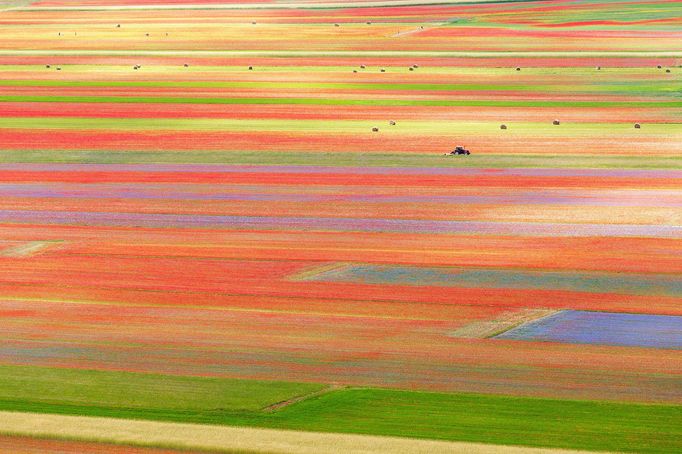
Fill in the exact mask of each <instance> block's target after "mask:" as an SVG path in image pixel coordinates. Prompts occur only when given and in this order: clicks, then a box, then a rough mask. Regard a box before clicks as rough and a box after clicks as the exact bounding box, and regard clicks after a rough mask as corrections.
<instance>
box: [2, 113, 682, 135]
mask: <svg viewBox="0 0 682 454" xmlns="http://www.w3.org/2000/svg"><path fill="white" fill-rule="evenodd" d="M507 124H508V127H509V129H508V130H506V131H501V130H500V126H499V123H498V122H492V121H442V120H439V121H424V120H404V121H400V122H399V123H398V124H397V125H395V126H392V127H391V128H390V129H388V130H385V134H386V135H387V136H389V137H390V136H401V135H407V136H412V135H423V134H429V135H431V136H447V137H451V136H453V135H465V136H467V135H468V136H470V135H471V134H481V135H488V136H490V135H495V136H501V137H507V136H512V137H517V138H519V137H528V138H534V137H537V135H538V134H539V133H542V136H543V137H566V136H579V137H600V136H604V135H609V136H610V135H615V134H617V135H619V136H620V137H632V138H633V139H636V138H639V137H641V136H642V135H651V134H655V135H658V134H665V135H666V136H668V137H670V138H671V139H674V138H675V137H679V138H680V139H682V122H681V123H655V124H650V125H647V126H646V132H645V133H643V132H642V130H637V129H635V128H633V126H632V124H631V123H615V124H611V123H564V124H562V125H561V126H554V125H552V123H551V122H550V119H549V117H548V120H547V122H544V123H539V122H519V123H507ZM375 126H377V121H372V120H338V121H334V122H333V124H330V122H329V121H327V120H286V119H212V118H209V119H195V118H190V119H178V118H162V119H158V118H91V117H86V118H83V117H4V118H2V121H1V122H0V129H22V130H36V131H43V130H46V129H50V130H77V131H96V130H115V131H129V132H135V131H137V132H141V131H186V132H202V131H210V132H245V133H253V132H254V131H258V132H261V133H269V132H273V133H276V132H287V133H301V134H304V133H305V134H307V133H312V134H331V135H338V134H341V135H343V134H354V135H358V134H359V135H362V134H368V132H370V131H371V129H372V128H373V127H375Z"/></svg>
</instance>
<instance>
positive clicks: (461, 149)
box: [449, 147, 471, 156]
mask: <svg viewBox="0 0 682 454" xmlns="http://www.w3.org/2000/svg"><path fill="white" fill-rule="evenodd" d="M449 154H450V156H452V155H458V154H463V155H470V154H471V152H470V151H469V150H467V149H466V148H464V147H455V149H454V150H452V151H451V152H450V153H449Z"/></svg>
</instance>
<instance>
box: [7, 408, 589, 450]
mask: <svg viewBox="0 0 682 454" xmlns="http://www.w3.org/2000/svg"><path fill="white" fill-rule="evenodd" d="M0 433H3V434H6V435H22V436H33V437H42V438H60V439H71V440H82V441H94V442H108V443H116V444H123V445H135V446H154V447H167V448H180V449H194V450H211V451H219V452H220V451H223V452H235V451H236V452H244V451H246V452H258V453H272V454H274V453H278V454H279V453H281V454H285V453H287V454H288V453H292V454H294V453H295V454H339V453H363V454H371V453H392V454H408V453H409V454H430V453H436V452H437V453H464V452H466V453H470V454H570V453H579V452H585V451H571V450H562V449H541V448H527V447H524V448H520V447H511V446H493V445H485V444H480V443H460V442H445V441H432V440H419V439H409V438H398V437H378V436H369V435H347V434H329V433H326V434H325V433H314V432H300V431H288V430H273V429H255V428H237V427H228V426H210V425H200V424H183V423H170V422H154V421H138V420H126V419H114V418H97V417H85V416H63V415H47V414H40V413H19V412H17V413H15V412H0Z"/></svg>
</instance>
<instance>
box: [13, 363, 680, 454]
mask: <svg viewBox="0 0 682 454" xmlns="http://www.w3.org/2000/svg"><path fill="white" fill-rule="evenodd" d="M218 382H219V383H220V386H219V388H216V383H218ZM306 386H307V387H309V388H311V389H314V387H315V386H317V387H318V389H322V388H323V387H324V385H312V384H309V385H301V384H295V383H289V384H286V383H283V382H275V383H273V384H268V383H267V382H252V381H249V380H230V379H209V378H201V377H177V376H169V375H155V374H135V373H124V372H105V371H99V372H95V371H88V370H75V369H74V370H69V369H56V368H44V367H31V366H2V367H0V410H5V411H21V412H33V413H53V414H67V415H68V414H71V415H80V416H105V417H114V418H129V419H146V420H159V421H178V422H191V423H205V424H219V425H231V426H253V427H263V428H275V429H291V430H304V431H313V432H338V433H356V434H367V435H389V436H401V437H411V438H428V439H438V440H450V441H467V442H483V443H491V444H504V445H520V446H535V447H554V448H572V449H588V450H616V451H623V452H651V453H657V452H658V453H671V452H679V451H680V450H682V407H680V406H679V405H664V404H637V403H624V402H606V401H576V400H559V399H542V398H525V397H509V396H495V395H477V394H454V393H430V392H418V391H402V390H388V389H377V388H343V389H338V390H332V391H330V392H327V393H323V394H320V395H316V396H313V397H310V398H309V399H305V400H301V401H298V402H296V403H293V404H291V405H288V406H284V407H282V408H280V409H278V410H276V411H269V412H268V411H263V410H261V408H262V407H258V408H255V407H256V405H254V403H255V402H264V401H272V400H273V393H276V392H277V391H283V390H286V393H289V394H292V393H294V392H299V393H300V390H301V387H306ZM295 390H296V391H295ZM176 395H177V397H176ZM193 396H194V397H196V396H199V397H198V398H191V397H193ZM169 397H172V398H170V399H169Z"/></svg>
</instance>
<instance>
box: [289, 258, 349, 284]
mask: <svg viewBox="0 0 682 454" xmlns="http://www.w3.org/2000/svg"><path fill="white" fill-rule="evenodd" d="M349 266H350V264H349V263H343V262H340V263H339V262H334V263H327V264H326V265H322V266H315V267H312V268H308V269H305V270H303V271H300V272H298V273H296V274H294V275H292V276H290V277H289V280H290V281H307V280H310V279H312V278H314V277H315V276H318V275H320V274H322V273H325V274H326V273H332V272H340V271H344V270H345V269H346V268H348V267H349Z"/></svg>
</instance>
